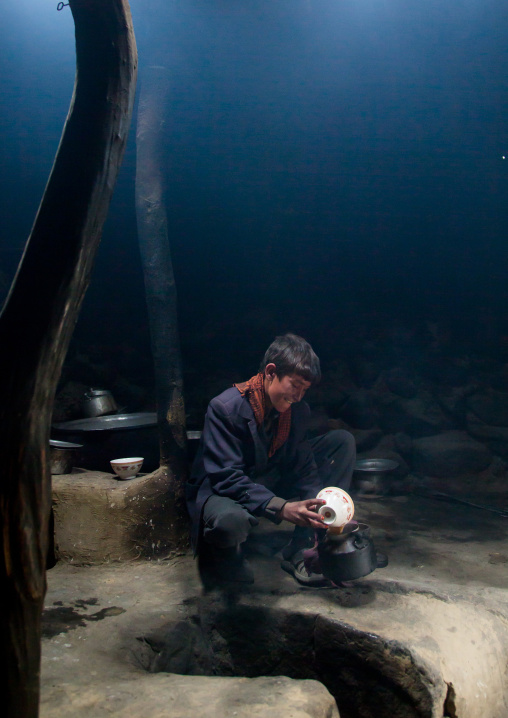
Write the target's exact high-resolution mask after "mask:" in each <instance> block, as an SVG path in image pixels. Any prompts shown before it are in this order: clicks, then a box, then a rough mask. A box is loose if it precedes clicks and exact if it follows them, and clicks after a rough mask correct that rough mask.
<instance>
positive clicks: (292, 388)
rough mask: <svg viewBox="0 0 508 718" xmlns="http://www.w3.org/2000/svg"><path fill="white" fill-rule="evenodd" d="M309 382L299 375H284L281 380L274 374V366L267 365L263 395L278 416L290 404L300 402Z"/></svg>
mask: <svg viewBox="0 0 508 718" xmlns="http://www.w3.org/2000/svg"><path fill="white" fill-rule="evenodd" d="M310 386H311V382H310V381H307V380H306V379H304V378H303V377H301V376H300V375H299V374H286V375H285V376H283V377H282V378H281V379H279V378H278V376H277V374H276V373H275V364H267V366H266V369H265V393H266V396H267V397H268V399H269V400H270V403H271V405H272V406H273V407H274V409H276V410H277V411H278V412H279V413H280V414H283V413H284V412H285V411H287V410H288V409H289V407H290V406H291V404H294V403H295V402H297V401H301V400H302V399H303V397H304V395H305V392H306V391H307V389H308V388H309V387H310Z"/></svg>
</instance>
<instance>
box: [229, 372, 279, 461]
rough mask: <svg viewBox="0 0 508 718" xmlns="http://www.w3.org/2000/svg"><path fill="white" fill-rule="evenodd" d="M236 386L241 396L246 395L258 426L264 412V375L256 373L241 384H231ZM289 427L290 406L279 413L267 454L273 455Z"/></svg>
mask: <svg viewBox="0 0 508 718" xmlns="http://www.w3.org/2000/svg"><path fill="white" fill-rule="evenodd" d="M233 386H236V388H237V389H238V391H239V392H240V394H241V395H242V396H246V397H247V399H248V401H249V404H250V405H251V407H252V411H253V412H254V418H255V419H256V424H257V425H258V426H260V425H261V424H262V423H263V420H264V418H265V412H266V403H267V401H266V399H267V398H266V395H265V375H264V374H256V375H255V376H253V377H252V378H251V379H249V381H244V382H242V383H241V384H233ZM290 429H291V407H289V409H288V410H287V411H285V412H284V413H282V414H279V421H278V424H277V432H276V433H275V434H274V435H273V438H272V443H271V445H270V449H269V451H268V456H273V455H274V454H275V452H276V451H277V449H280V447H281V446H282V445H283V444H284V442H285V441H286V440H287V438H288V436H289V430H290Z"/></svg>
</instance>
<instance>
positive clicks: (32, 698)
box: [0, 0, 137, 718]
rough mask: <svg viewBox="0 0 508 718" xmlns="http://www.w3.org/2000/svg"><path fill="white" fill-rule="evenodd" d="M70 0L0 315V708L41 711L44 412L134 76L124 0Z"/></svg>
mask: <svg viewBox="0 0 508 718" xmlns="http://www.w3.org/2000/svg"><path fill="white" fill-rule="evenodd" d="M69 1H70V8H71V11H72V14H73V17H74V22H75V30H76V82H75V86H74V93H73V97H72V102H71V107H70V110H69V115H68V118H67V121H66V123H65V127H64V131H63V135H62V139H61V142H60V146H59V148H58V152H57V155H56V158H55V162H54V165H53V169H52V172H51V175H50V178H49V180H48V184H47V187H46V190H45V193H44V196H43V199H42V202H41V205H40V207H39V211H38V213H37V217H36V220H35V223H34V226H33V229H32V232H31V235H30V238H29V240H28V243H27V246H26V249H25V252H24V255H23V258H22V260H21V263H20V266H19V269H18V272H17V274H16V278H15V281H14V283H13V286H12V288H11V291H10V294H9V297H8V299H7V302H6V304H5V306H4V310H3V312H2V314H1V315H0V396H2V401H1V402H0V448H1V451H0V456H1V467H2V468H1V469H0V520H1V524H2V557H1V561H0V594H1V596H2V600H3V610H2V611H1V612H0V655H1V657H2V658H3V660H2V665H3V666H4V669H3V671H2V684H1V685H2V690H1V691H0V692H1V693H2V695H3V696H4V697H5V698H6V702H7V717H8V718H14V717H16V718H32V716H33V717H35V716H37V715H38V702H39V671H40V616H41V612H42V605H43V599H44V593H45V586H46V576H45V565H46V553H47V544H48V521H49V513H50V505H51V475H50V469H49V458H48V448H49V428H50V420H51V412H52V407H53V400H54V395H55V391H56V385H57V381H58V378H59V375H60V371H61V368H62V364H63V361H64V358H65V355H66V352H67V348H68V345H69V341H70V338H71V335H72V331H73V328H74V325H75V323H76V320H77V316H78V312H79V309H80V307H81V303H82V300H83V297H84V294H85V291H86V288H87V286H88V283H89V279H90V273H91V270H92V265H93V260H94V257H95V252H96V250H97V247H98V245H99V241H100V236H101V232H102V227H103V223H104V220H105V218H106V215H107V211H108V207H109V202H110V199H111V195H112V193H113V188H114V185H115V182H116V177H117V174H118V169H119V167H120V165H121V162H122V158H123V153H124V149H125V144H126V140H127V134H128V130H129V126H130V122H131V116H132V108H133V102H134V91H135V85H136V73H137V53H136V44H135V39H134V32H133V28H132V20H131V16H130V9H129V4H128V2H127V0H107V1H106V0H69Z"/></svg>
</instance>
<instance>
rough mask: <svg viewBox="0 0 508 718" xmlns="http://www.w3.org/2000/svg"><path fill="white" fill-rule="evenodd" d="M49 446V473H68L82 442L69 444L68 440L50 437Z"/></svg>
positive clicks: (81, 446)
mask: <svg viewBox="0 0 508 718" xmlns="http://www.w3.org/2000/svg"><path fill="white" fill-rule="evenodd" d="M49 447H50V449H49V456H50V466H51V473H52V474H53V475H57V474H70V473H71V471H72V467H73V466H74V464H75V461H76V456H77V452H78V449H82V448H83V444H71V443H70V442H69V441H56V440H55V439H50V442H49Z"/></svg>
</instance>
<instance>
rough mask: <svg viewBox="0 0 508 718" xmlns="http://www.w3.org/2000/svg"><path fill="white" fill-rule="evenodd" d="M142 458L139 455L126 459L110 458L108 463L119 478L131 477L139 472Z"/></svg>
mask: <svg viewBox="0 0 508 718" xmlns="http://www.w3.org/2000/svg"><path fill="white" fill-rule="evenodd" d="M143 461H144V459H143V458H141V457H140V456H130V457H129V458H127V459H112V460H111V461H110V462H109V463H110V464H111V468H112V469H113V471H114V472H115V474H116V475H117V476H118V478H119V479H122V480H123V481H125V480H126V479H133V478H134V477H135V476H136V474H139V472H140V471H141V467H142V466H143Z"/></svg>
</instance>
